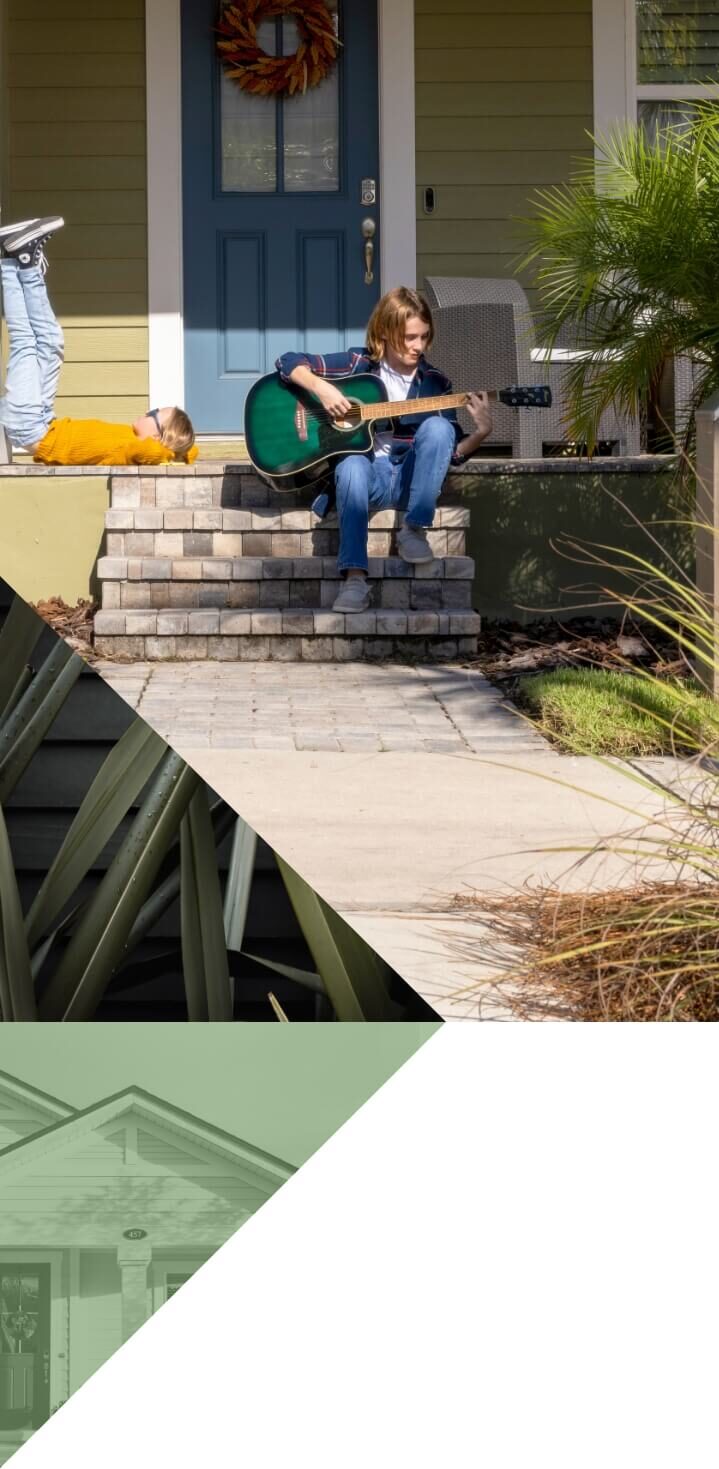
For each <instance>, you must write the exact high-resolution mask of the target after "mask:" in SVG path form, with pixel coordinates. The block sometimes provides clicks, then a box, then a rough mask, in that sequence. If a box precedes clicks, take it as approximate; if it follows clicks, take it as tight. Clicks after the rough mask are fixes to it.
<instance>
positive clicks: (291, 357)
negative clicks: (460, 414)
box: [275, 347, 465, 464]
mask: <svg viewBox="0 0 719 1469" xmlns="http://www.w3.org/2000/svg"><path fill="white" fill-rule="evenodd" d="M275 366H276V368H277V371H278V372H279V374H280V377H281V378H282V379H283V381H284V382H288V381H289V376H290V373H291V372H293V371H294V369H295V368H296V367H300V366H302V367H309V369H310V372H314V373H315V374H316V376H317V377H327V378H333V377H346V376H347V375H348V374H354V373H357V372H373V373H375V374H376V373H378V371H379V363H378V362H375V361H373V359H372V358H371V357H370V356H369V354H368V352H367V350H366V348H365V347H350V348H349V350H348V351H347V352H329V353H328V354H327V356H326V357H320V356H318V355H315V354H312V353H309V352H285V353H284V355H283V356H282V357H278V359H277V362H276V363H275ZM451 392H452V384H451V382H450V380H449V378H448V377H445V375H444V373H443V372H440V371H439V369H438V368H436V367H432V365H431V363H429V362H427V360H426V358H424V357H420V360H419V364H418V366H417V372H416V374H415V376H414V379H413V381H412V384H411V386H410V390H409V392H408V394H407V399H408V400H409V399H410V398H439V397H442V396H444V395H445V394H446V393H451ZM427 416H428V415H427V414H426V413H418V414H417V415H416V416H415V415H414V414H408V415H407V416H406V417H403V418H401V419H399V420H398V422H396V423H395V424H394V436H393V439H392V448H391V451H390V459H391V460H392V463H393V464H398V463H399V462H400V460H402V459H403V458H404V456H405V454H406V453H407V450H408V449H409V447H410V445H411V443H412V440H413V439H414V436H415V434H416V432H417V429H418V428H419V426H420V424H421V423H423V422H424V419H425V418H426V417H427ZM441 417H442V418H448V419H449V420H450V422H451V423H452V424H453V425H454V432H455V436H456V439H455V451H454V454H453V455H452V463H453V464H463V463H464V460H463V458H462V455H461V454H458V453H457V448H456V445H457V444H459V442H460V440H461V439H463V438H464V437H465V433H464V429H463V428H462V427H461V425H460V424H459V423H458V422H457V414H456V412H455V410H454V408H446V409H443V410H442V413H441Z"/></svg>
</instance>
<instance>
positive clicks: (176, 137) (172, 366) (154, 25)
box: [145, 0, 417, 407]
mask: <svg viewBox="0 0 719 1469" xmlns="http://www.w3.org/2000/svg"><path fill="white" fill-rule="evenodd" d="M378 9H379V99H380V100H379V111H380V207H381V210H382V272H381V285H382V289H383V290H388V289H389V287H390V286H392V285H399V284H400V283H403V284H405V285H410V286H411V285H414V283H415V274H416V269H417V229H416V222H415V214H416V210H415V128H414V0H378ZM145 13H146V21H145V33H146V55H147V205H148V310H149V355H150V398H151V400H152V404H153V406H156V407H163V406H166V405H168V404H171V403H183V401H184V396H185V362H184V336H183V322H182V97H181V39H180V29H181V28H180V0H152V3H151V4H148V5H147V6H146V7H145Z"/></svg>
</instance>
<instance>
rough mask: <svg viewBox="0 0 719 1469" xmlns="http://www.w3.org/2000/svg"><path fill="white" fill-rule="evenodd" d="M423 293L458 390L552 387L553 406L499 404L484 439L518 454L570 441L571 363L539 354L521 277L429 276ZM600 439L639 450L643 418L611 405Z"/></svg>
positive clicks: (527, 455) (443, 362)
mask: <svg viewBox="0 0 719 1469" xmlns="http://www.w3.org/2000/svg"><path fill="white" fill-rule="evenodd" d="M425 295H426V297H427V300H428V302H429V304H430V306H431V308H432V313H433V315H434V318H435V346H434V348H433V355H434V357H435V358H436V361H437V363H438V364H439V365H440V366H441V367H442V368H443V369H444V370H445V371H446V372H447V373H448V375H449V376H450V377H451V379H452V381H453V383H455V384H456V386H457V388H458V389H461V388H464V387H475V388H480V387H483V386H484V387H504V386H508V385H509V384H510V383H530V384H531V383H540V382H542V383H548V384H549V386H550V387H551V389H552V398H553V403H552V407H551V408H549V409H542V410H541V411H539V410H536V409H531V408H520V409H510V408H503V407H502V406H501V405H500V406H498V407H497V408H496V410H495V412H494V413H493V418H494V428H493V431H492V433H491V434H490V436H489V438H488V439H487V440H486V442H487V443H488V444H492V445H495V444H496V445H499V444H502V445H505V444H510V445H511V448H512V456H513V458H519V459H539V458H541V457H542V453H543V446H544V444H554V443H562V442H565V441H566V429H565V427H564V419H565V414H566V407H565V398H564V374H565V371H566V367H565V366H563V365H562V363H561V362H557V361H552V360H551V358H550V360H549V361H547V362H544V361H542V360H541V349H539V348H537V347H536V345H535V326H534V322H533V320H532V314H531V311H530V309H529V302H528V300H527V297H526V295H525V292H524V290H523V289H522V287H521V285H520V284H519V282H518V281H515V280H511V279H508V280H501V279H486V278H483V277H477V278H473V277H459V276H455V277H452V276H429V277H427V280H426V282H425ZM567 345H569V344H567ZM565 350H566V348H565ZM460 421H461V422H462V425H463V427H466V428H467V431H468V432H469V429H470V427H471V423H470V420H469V418H468V416H467V415H466V414H465V415H463V414H461V413H460ZM598 438H599V439H600V440H602V441H604V442H608V443H611V444H612V446H613V447H614V448H615V452H618V453H619V454H626V455H633V454H638V453H639V452H640V431H639V424H638V423H637V422H636V420H634V419H631V418H628V417H626V416H624V415H620V414H617V413H615V412H614V410H613V409H611V408H610V409H607V410H606V411H605V412H604V413H603V414H602V417H601V419H600V423H599V432H598Z"/></svg>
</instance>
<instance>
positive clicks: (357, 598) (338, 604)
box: [332, 576, 370, 612]
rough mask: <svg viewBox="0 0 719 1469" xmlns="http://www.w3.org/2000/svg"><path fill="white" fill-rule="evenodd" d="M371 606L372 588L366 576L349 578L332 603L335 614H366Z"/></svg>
mask: <svg viewBox="0 0 719 1469" xmlns="http://www.w3.org/2000/svg"><path fill="white" fill-rule="evenodd" d="M369 604H370V586H369V582H368V580H367V577H366V576H348V577H347V580H346V582H345V584H344V586H343V588H342V590H341V592H339V594H338V595H337V596H336V597H335V600H334V602H333V603H332V611H333V612H366V611H367V608H368V607H369Z"/></svg>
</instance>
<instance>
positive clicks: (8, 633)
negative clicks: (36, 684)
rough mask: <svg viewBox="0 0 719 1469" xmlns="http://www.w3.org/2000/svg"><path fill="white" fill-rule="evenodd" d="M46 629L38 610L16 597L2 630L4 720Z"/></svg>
mask: <svg viewBox="0 0 719 1469" xmlns="http://www.w3.org/2000/svg"><path fill="white" fill-rule="evenodd" d="M43 629H44V623H43V622H42V619H41V618H40V617H38V615H37V612H33V610H32V607H28V605H27V602H24V601H23V599H22V597H15V598H14V599H13V601H12V603H11V606H10V611H9V612H8V615H7V617H6V618H5V621H4V623H3V627H2V632H0V723H2V721H3V719H4V718H5V716H6V714H7V712H8V706H9V705H10V703H11V700H12V695H13V692H14V690H15V689H16V688H17V685H18V683H19V682H20V680H21V678H22V676H23V673H24V671H25V667H26V664H27V662H28V659H29V658H30V656H31V654H32V650H33V648H34V647H35V644H36V643H37V641H38V638H39V637H40V634H41V633H42V631H43Z"/></svg>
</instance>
